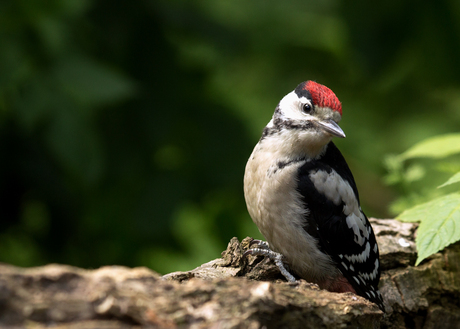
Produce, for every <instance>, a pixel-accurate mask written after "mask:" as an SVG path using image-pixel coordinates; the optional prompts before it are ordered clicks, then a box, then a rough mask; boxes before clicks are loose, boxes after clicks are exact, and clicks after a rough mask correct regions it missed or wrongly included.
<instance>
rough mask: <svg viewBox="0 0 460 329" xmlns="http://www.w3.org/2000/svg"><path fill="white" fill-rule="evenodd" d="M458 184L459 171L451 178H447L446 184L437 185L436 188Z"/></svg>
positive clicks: (459, 179)
mask: <svg viewBox="0 0 460 329" xmlns="http://www.w3.org/2000/svg"><path fill="white" fill-rule="evenodd" d="M458 182H460V171H459V172H458V173H456V174H455V175H453V176H452V177H451V178H449V179H448V180H447V182H445V183H444V184H442V185H439V186H438V188H441V187H444V186H447V185H451V184H454V183H458Z"/></svg>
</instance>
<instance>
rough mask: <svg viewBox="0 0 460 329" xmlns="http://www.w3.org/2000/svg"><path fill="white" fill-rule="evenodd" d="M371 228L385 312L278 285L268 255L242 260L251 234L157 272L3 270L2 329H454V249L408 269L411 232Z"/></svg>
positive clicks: (349, 298) (458, 295) (457, 255)
mask: <svg viewBox="0 0 460 329" xmlns="http://www.w3.org/2000/svg"><path fill="white" fill-rule="evenodd" d="M371 222H372V224H373V227H374V230H375V232H376V235H377V239H378V242H379V246H380V249H381V264H382V267H383V274H382V278H381V284H380V289H381V292H382V294H383V296H384V298H385V302H386V308H387V313H386V314H385V315H383V313H382V312H381V311H380V310H379V309H378V308H377V306H376V305H374V304H372V303H370V302H369V301H367V300H366V299H364V298H362V297H359V296H356V295H353V294H351V293H345V294H337V293H330V292H328V291H325V290H320V289H319V288H318V287H317V286H316V285H314V284H310V283H308V282H305V281H304V280H299V281H298V282H297V283H295V284H290V283H287V282H285V281H284V280H283V278H282V277H281V276H280V273H279V272H278V269H277V268H276V267H275V266H274V265H273V264H272V263H271V262H270V261H268V260H267V259H264V258H263V257H260V256H257V257H252V256H249V257H248V258H247V259H245V258H243V253H244V251H245V250H247V249H248V246H249V244H250V242H251V240H252V239H251V238H246V239H244V240H243V241H242V242H241V243H240V242H239V241H238V239H236V238H233V239H232V240H231V241H230V242H229V245H228V248H227V249H226V250H225V251H224V252H223V253H222V258H219V259H216V260H213V261H211V262H209V263H206V264H203V265H202V266H200V267H198V268H196V269H194V270H192V271H188V272H174V273H170V274H167V275H164V276H160V275H159V274H157V273H155V272H153V271H151V270H149V269H147V268H133V269H130V268H126V267H120V266H108V267H102V268H100V269H97V270H84V269H80V268H75V267H71V266H65V265H56V264H51V265H47V266H43V267H37V268H28V269H24V268H18V267H14V266H11V265H6V264H3V265H0V327H2V328H8V327H19V328H21V327H22V328H26V327H27V328H83V329H85V328H440V327H442V328H460V307H459V304H460V302H459V300H460V244H455V245H452V246H450V247H449V248H447V249H446V250H444V251H443V252H441V253H438V254H436V255H434V256H433V257H431V258H430V259H428V260H427V261H425V262H424V263H423V264H421V265H420V266H418V267H414V266H413V264H414V262H415V259H416V251H415V244H414V233H415V230H416V226H415V225H414V224H408V223H400V222H398V221H394V220H382V219H371Z"/></svg>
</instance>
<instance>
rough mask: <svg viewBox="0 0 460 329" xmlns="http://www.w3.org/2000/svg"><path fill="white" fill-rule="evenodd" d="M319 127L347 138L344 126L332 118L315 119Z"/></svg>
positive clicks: (333, 134) (334, 134)
mask: <svg viewBox="0 0 460 329" xmlns="http://www.w3.org/2000/svg"><path fill="white" fill-rule="evenodd" d="M313 122H314V123H315V124H316V126H317V127H319V128H321V129H323V130H324V131H326V132H328V133H329V134H331V135H332V136H335V137H340V138H345V137H346V136H345V133H344V132H343V130H342V128H340V127H339V125H338V124H337V122H335V121H334V120H332V119H329V120H323V121H319V120H318V121H313Z"/></svg>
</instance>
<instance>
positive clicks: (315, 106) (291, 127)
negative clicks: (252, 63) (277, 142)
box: [264, 81, 345, 155]
mask: <svg viewBox="0 0 460 329" xmlns="http://www.w3.org/2000/svg"><path fill="white" fill-rule="evenodd" d="M341 118H342V104H341V103H340V101H339V99H338V98H337V96H336V95H335V94H334V92H333V91H332V90H330V89H329V88H328V87H326V86H323V85H321V84H319V83H317V82H315V81H305V82H302V83H300V84H299V85H298V86H297V88H296V89H294V90H293V91H292V92H290V93H289V94H287V95H286V96H284V98H283V99H282V100H281V101H280V103H279V105H278V106H277V108H276V110H275V113H274V115H273V118H272V120H271V121H270V123H269V124H268V125H267V127H266V128H265V130H264V136H269V135H272V134H275V135H276V134H277V133H278V134H280V135H283V136H285V137H289V139H290V143H291V144H294V143H295V144H298V145H299V147H305V146H306V147H309V148H311V151H310V152H307V153H310V154H312V155H313V154H315V153H317V152H319V150H320V149H322V148H323V146H325V145H326V144H327V143H329V142H330V141H331V139H332V138H333V137H340V138H344V137H345V133H344V132H343V130H342V129H341V128H340V126H339V125H338V122H339V121H340V119H341ZM307 151H308V150H307Z"/></svg>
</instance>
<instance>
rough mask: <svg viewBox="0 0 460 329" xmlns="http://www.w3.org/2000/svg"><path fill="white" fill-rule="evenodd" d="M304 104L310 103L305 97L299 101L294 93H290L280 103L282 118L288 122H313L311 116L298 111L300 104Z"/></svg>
mask: <svg viewBox="0 0 460 329" xmlns="http://www.w3.org/2000/svg"><path fill="white" fill-rule="evenodd" d="M305 103H310V101H309V100H308V99H307V98H306V97H301V98H300V99H299V97H297V94H296V93H295V92H294V91H292V92H290V93H289V94H287V95H286V96H284V97H283V99H282V100H281V101H280V108H281V111H282V113H283V116H284V117H285V118H287V119H290V120H315V118H314V117H313V116H311V115H310V114H307V113H304V112H302V111H301V110H300V107H301V104H305ZM310 104H311V103H310Z"/></svg>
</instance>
